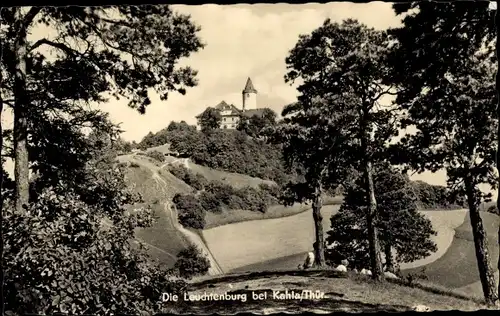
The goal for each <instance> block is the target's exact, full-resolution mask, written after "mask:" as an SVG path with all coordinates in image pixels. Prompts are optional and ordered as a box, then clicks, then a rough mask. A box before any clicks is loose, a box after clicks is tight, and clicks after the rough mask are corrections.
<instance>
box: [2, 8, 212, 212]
mask: <svg viewBox="0 0 500 316" xmlns="http://www.w3.org/2000/svg"><path fill="white" fill-rule="evenodd" d="M1 23H2V25H1V26H2V30H6V31H4V32H5V34H6V36H5V37H2V41H3V42H2V49H3V53H2V59H1V64H2V72H3V77H4V81H3V82H2V86H1V88H2V94H3V95H4V96H6V98H8V101H7V100H6V99H4V100H3V104H7V105H9V106H11V107H12V108H13V110H14V152H15V171H14V173H15V181H16V199H15V200H16V202H15V203H16V210H17V211H18V212H22V211H23V209H24V208H25V207H26V205H27V204H28V199H29V177H28V173H29V160H28V139H29V137H28V134H30V130H29V121H30V120H31V113H33V112H34V110H42V109H43V110H53V109H58V110H62V111H64V110H67V109H68V108H71V106H72V105H73V104H74V102H75V101H76V102H83V103H84V102H91V101H94V102H103V101H105V99H104V98H103V97H102V93H103V92H110V94H111V95H113V96H114V97H117V98H118V97H119V96H123V97H126V98H130V100H131V101H130V103H129V105H130V106H131V107H133V108H136V109H137V110H138V111H139V112H141V113H144V111H145V109H146V107H147V106H148V105H149V104H150V103H151V101H150V99H149V96H148V90H149V89H150V88H155V89H156V91H157V92H158V93H159V94H160V96H161V98H162V99H166V98H167V97H168V93H169V92H170V91H178V92H180V93H182V94H184V93H185V88H186V87H192V86H194V85H196V80H195V79H194V76H195V75H196V72H195V71H193V70H191V69H190V68H177V67H175V64H176V62H177V60H179V59H180V58H182V57H187V56H189V54H190V53H191V52H195V51H197V50H198V49H200V48H202V47H203V44H202V43H201V42H200V40H199V39H198V37H197V36H196V33H197V32H198V31H199V28H198V27H197V26H195V25H193V24H192V22H191V21H190V18H189V17H188V16H184V15H180V14H176V13H174V12H173V11H172V10H170V8H169V7H168V6H165V5H160V6H152V5H148V6H140V7H137V6H120V7H31V8H27V9H26V8H21V7H19V8H6V9H4V10H2V21H1ZM42 25H45V26H46V27H48V28H49V29H51V30H53V31H54V32H55V33H56V36H55V37H54V39H51V38H49V37H45V38H40V39H37V40H36V41H35V42H33V43H32V42H30V41H28V37H27V34H28V33H29V31H30V30H32V29H33V28H36V27H38V26H42ZM49 49H51V50H54V51H56V52H55V53H54V54H49V53H48V51H49ZM129 60H131V61H132V62H130V61H129Z"/></svg>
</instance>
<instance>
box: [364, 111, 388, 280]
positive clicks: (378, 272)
mask: <svg viewBox="0 0 500 316" xmlns="http://www.w3.org/2000/svg"><path fill="white" fill-rule="evenodd" d="M368 109H369V107H368V105H364V109H363V112H362V113H361V122H360V123H361V124H360V127H361V130H360V136H361V150H362V151H363V173H364V177H365V181H366V183H365V185H366V194H367V201H368V205H367V206H368V207H367V212H366V222H367V229H368V246H369V252H370V262H371V270H372V277H373V279H374V280H377V281H382V280H383V279H384V268H383V266H382V256H381V251H380V241H379V237H378V229H377V224H376V223H377V199H376V197H375V186H374V184H373V172H372V162H371V158H370V148H369V146H368V143H369V141H371V134H370V131H369V129H368V120H367V118H366V116H367V115H368Z"/></svg>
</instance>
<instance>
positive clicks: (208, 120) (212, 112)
mask: <svg viewBox="0 0 500 316" xmlns="http://www.w3.org/2000/svg"><path fill="white" fill-rule="evenodd" d="M198 120H199V124H200V127H201V131H202V132H208V131H212V130H214V129H217V128H219V127H220V126H221V125H220V123H221V121H222V115H221V114H220V111H219V110H217V109H215V108H212V107H208V108H206V109H205V111H203V113H201V114H200V117H199V118H198Z"/></svg>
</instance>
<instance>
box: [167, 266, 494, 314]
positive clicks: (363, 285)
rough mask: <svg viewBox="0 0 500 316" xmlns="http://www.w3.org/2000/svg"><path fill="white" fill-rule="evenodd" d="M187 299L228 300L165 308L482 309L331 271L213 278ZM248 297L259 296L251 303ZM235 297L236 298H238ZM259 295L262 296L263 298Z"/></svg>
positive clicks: (196, 285) (195, 286)
mask: <svg viewBox="0 0 500 316" xmlns="http://www.w3.org/2000/svg"><path fill="white" fill-rule="evenodd" d="M303 290H306V291H307V290H309V291H313V292H315V293H322V294H323V295H322V297H321V298H311V297H305V296H303V297H302V298H301V299H292V298H290V297H289V298H285V299H283V298H281V299H280V298H278V297H275V296H274V295H275V294H278V295H279V294H285V293H286V292H285V291H288V293H291V292H292V291H293V292H294V293H302V291H303ZM188 292H189V293H188V296H189V295H191V297H193V298H194V297H196V296H201V295H217V294H218V295H221V294H222V295H224V294H225V293H227V294H228V295H232V296H233V299H231V300H228V301H225V300H222V301H213V300H205V301H185V300H183V298H181V300H180V301H178V302H166V303H164V305H163V306H164V310H163V312H165V313H171V314H186V313H190V314H211V313H218V314H235V313H238V312H240V313H255V314H265V315H266V314H270V313H278V312H283V313H293V314H295V313H299V312H306V311H308V312H312V313H319V314H322V313H331V312H369V311H378V312H380V311H385V312H404V311H411V309H412V307H413V306H415V305H420V304H424V305H426V306H428V307H429V308H430V309H431V310H461V311H474V310H478V309H486V306H484V305H482V304H479V303H477V302H475V301H474V300H471V299H467V298H465V297H461V296H459V295H456V294H454V293H452V292H445V291H439V290H437V289H436V288H430V287H421V288H412V287H408V286H405V285H402V284H399V283H398V282H385V283H384V284H375V283H373V282H370V281H369V280H368V279H367V278H366V277H364V276H360V275H353V274H344V273H338V272H333V271H314V270H312V271H280V272H264V273H252V274H235V275H227V276H218V277H215V278H208V279H205V280H199V281H196V282H192V283H191V284H190V286H189V288H188ZM252 294H257V295H262V298H261V299H256V298H255V296H253V295H252ZM237 295H238V296H237ZM264 295H265V296H266V297H265V298H264Z"/></svg>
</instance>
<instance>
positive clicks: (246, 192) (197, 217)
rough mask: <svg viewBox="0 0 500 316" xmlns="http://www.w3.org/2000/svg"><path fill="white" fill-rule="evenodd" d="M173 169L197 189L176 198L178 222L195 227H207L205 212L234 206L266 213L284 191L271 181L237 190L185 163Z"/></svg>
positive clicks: (219, 211) (214, 211)
mask: <svg viewBox="0 0 500 316" xmlns="http://www.w3.org/2000/svg"><path fill="white" fill-rule="evenodd" d="M170 172H171V173H172V174H174V175H175V176H176V177H178V178H179V179H181V180H183V181H185V182H186V183H188V184H189V185H191V186H193V187H194V188H195V189H196V190H197V191H198V192H196V193H191V194H177V195H175V197H174V199H173V203H174V204H175V206H176V208H177V210H178V212H179V222H180V223H181V224H182V225H183V226H186V227H192V228H196V229H203V228H204V226H205V213H206V212H213V213H221V212H222V211H223V210H224V209H232V210H251V211H256V212H262V213H264V212H266V210H267V208H268V207H269V206H270V205H272V204H276V203H278V200H279V196H280V194H281V192H280V190H279V189H278V187H277V186H272V185H268V184H261V185H260V186H259V188H253V187H250V186H246V187H243V188H239V189H237V188H234V187H232V186H231V185H228V184H225V183H223V182H220V181H208V180H207V179H206V178H205V177H203V175H201V174H195V173H194V172H192V171H191V170H189V169H186V168H185V167H184V166H175V167H171V168H170ZM193 184H194V185H193Z"/></svg>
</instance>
